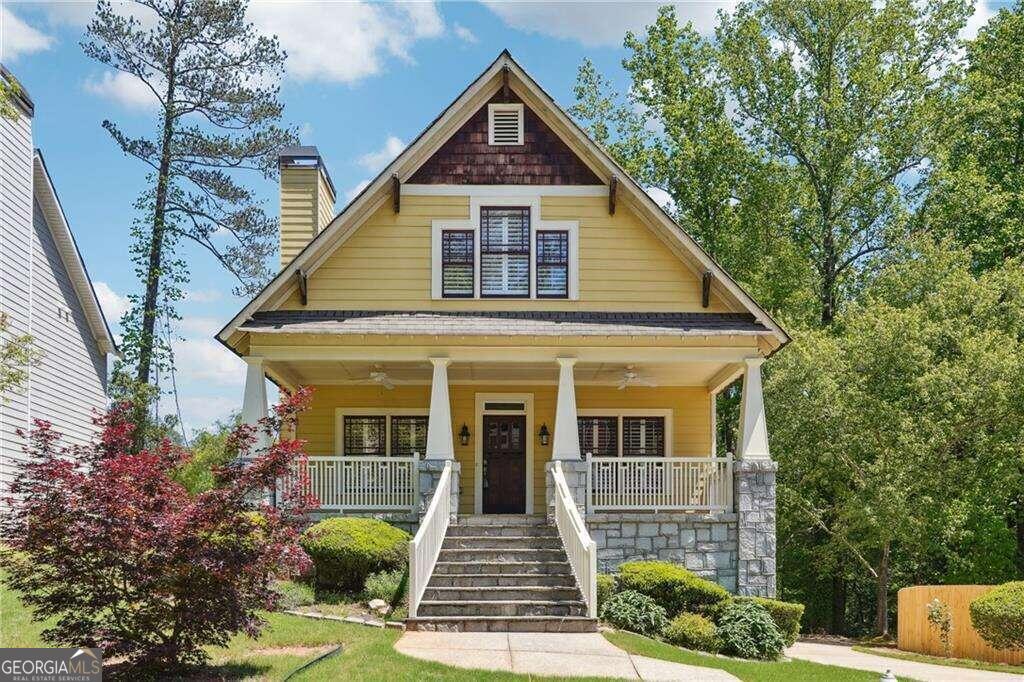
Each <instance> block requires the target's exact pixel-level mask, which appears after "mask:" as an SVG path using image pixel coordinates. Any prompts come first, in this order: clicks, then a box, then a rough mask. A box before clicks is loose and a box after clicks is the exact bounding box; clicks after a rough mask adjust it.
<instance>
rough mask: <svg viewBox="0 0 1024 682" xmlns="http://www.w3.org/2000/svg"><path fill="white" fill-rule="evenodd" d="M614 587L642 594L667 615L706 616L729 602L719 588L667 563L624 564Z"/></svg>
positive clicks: (636, 562) (620, 568) (728, 597)
mask: <svg viewBox="0 0 1024 682" xmlns="http://www.w3.org/2000/svg"><path fill="white" fill-rule="evenodd" d="M618 585H619V588H620V589H623V590H635V591H637V592H640V593H641V594H646V595H647V596H648V597H650V598H651V599H653V600H654V601H656V602H657V603H658V604H660V605H661V606H663V607H664V608H665V611H666V612H667V613H668V615H669V616H675V615H678V614H680V613H683V612H689V613H707V612H709V611H710V610H713V609H714V607H715V606H716V605H718V604H720V603H722V602H728V601H729V599H730V596H729V593H728V592H727V591H726V590H725V588H723V587H722V586H721V585H718V584H717V583H713V582H711V581H710V580H704V579H703V578H699V577H697V576H696V575H694V574H693V573H691V572H690V571H688V570H686V569H685V568H683V567H682V566H680V565H678V564H672V563H669V562H667V561H631V562H627V563H624V564H622V565H621V566H619V577H618Z"/></svg>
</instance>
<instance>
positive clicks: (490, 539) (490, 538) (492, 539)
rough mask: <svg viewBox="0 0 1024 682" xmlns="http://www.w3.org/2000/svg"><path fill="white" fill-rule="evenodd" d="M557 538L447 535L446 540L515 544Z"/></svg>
mask: <svg viewBox="0 0 1024 682" xmlns="http://www.w3.org/2000/svg"><path fill="white" fill-rule="evenodd" d="M554 537H556V536H551V537H546V536H537V535H446V536H445V539H446V540H448V539H456V540H487V541H488V542H514V541H516V540H526V541H528V542H533V541H534V540H550V539H553V538H554Z"/></svg>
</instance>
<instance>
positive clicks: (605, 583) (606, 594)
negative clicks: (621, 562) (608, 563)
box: [597, 573, 615, 613]
mask: <svg viewBox="0 0 1024 682" xmlns="http://www.w3.org/2000/svg"><path fill="white" fill-rule="evenodd" d="M613 594H615V576H614V575H611V574H609V573H598V574H597V612H598V613H600V612H601V607H603V606H604V605H605V604H606V603H607V602H608V600H609V599H611V598H612V595H613Z"/></svg>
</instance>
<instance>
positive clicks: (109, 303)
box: [92, 282, 131, 325]
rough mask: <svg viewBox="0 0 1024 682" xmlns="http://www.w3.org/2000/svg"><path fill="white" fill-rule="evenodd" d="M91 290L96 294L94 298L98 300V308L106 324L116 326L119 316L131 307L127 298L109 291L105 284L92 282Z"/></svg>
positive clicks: (107, 285) (108, 286)
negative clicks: (100, 309) (105, 319)
mask: <svg viewBox="0 0 1024 682" xmlns="http://www.w3.org/2000/svg"><path fill="white" fill-rule="evenodd" d="M92 288H93V291H95V292H96V298H97V299H99V302H100V308H102V309H103V316H104V317H106V318H107V323H108V324H110V325H116V324H117V323H118V321H119V320H120V319H121V316H122V315H124V314H125V313H126V312H128V308H130V307H131V302H129V301H128V297H127V296H122V295H121V294H119V293H117V292H116V291H114V290H113V289H111V288H110V285H109V284H107V283H106V282H93V283H92Z"/></svg>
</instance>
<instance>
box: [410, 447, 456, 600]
mask: <svg viewBox="0 0 1024 682" xmlns="http://www.w3.org/2000/svg"><path fill="white" fill-rule="evenodd" d="M451 492H452V463H451V460H449V461H447V462H445V463H444V469H443V470H442V471H441V476H440V478H439V479H438V481H437V488H435V489H434V496H433V497H432V498H431V499H430V505H429V506H428V507H427V513H426V514H424V515H423V518H422V519H420V528H419V530H418V531H416V537H414V538H413V539H412V540H410V541H409V617H410V618H415V617H416V610H417V609H418V608H419V605H420V600H421V599H422V598H423V592H424V591H425V590H426V589H427V583H428V582H429V581H430V576H431V574H433V572H434V565H435V564H436V563H437V557H438V555H439V554H440V553H441V544H442V543H444V536H445V535H446V534H447V533H448V525H449V523H450V522H451V516H452V495H451Z"/></svg>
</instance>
